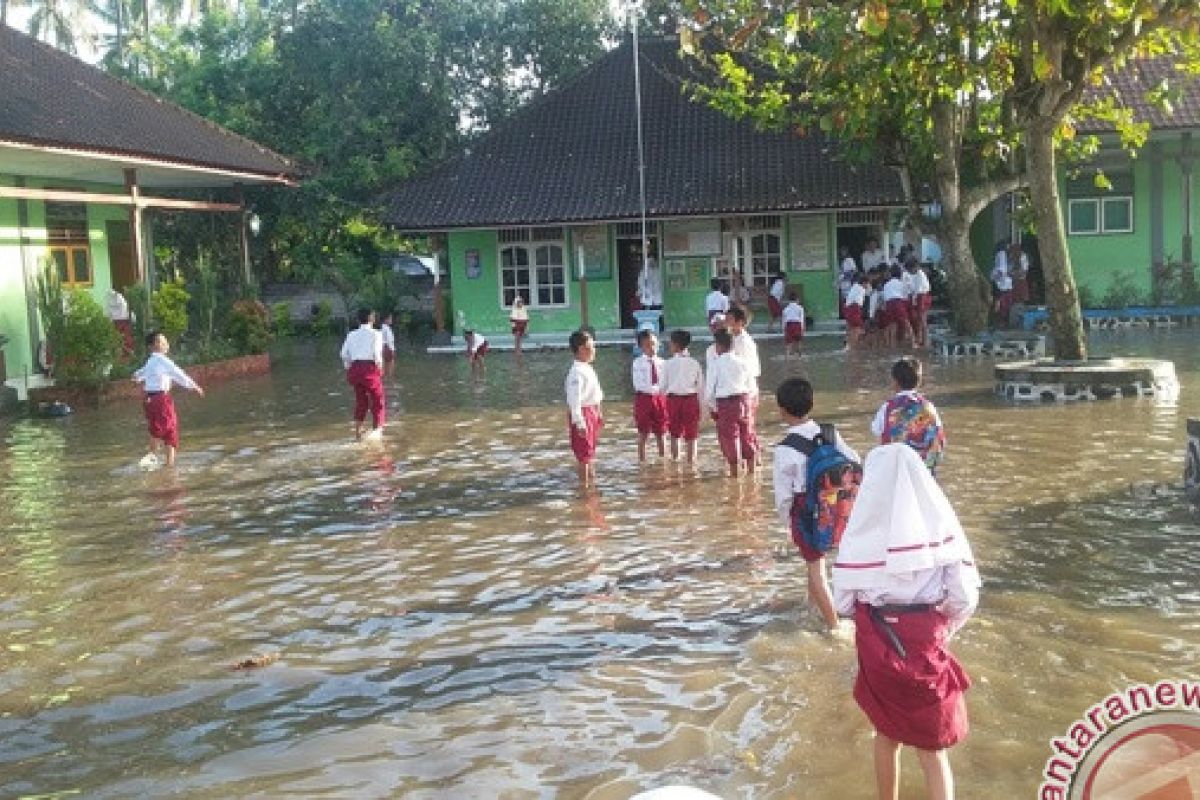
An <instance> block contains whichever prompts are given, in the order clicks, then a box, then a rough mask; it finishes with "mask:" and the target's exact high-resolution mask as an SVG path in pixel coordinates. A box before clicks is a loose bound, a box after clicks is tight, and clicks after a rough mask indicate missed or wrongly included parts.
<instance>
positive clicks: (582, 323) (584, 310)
mask: <svg viewBox="0 0 1200 800" xmlns="http://www.w3.org/2000/svg"><path fill="white" fill-rule="evenodd" d="M575 257H576V259H578V261H579V329H580V330H587V328H588V295H587V267H586V266H585V265H584V263H583V245H579V246H578V247H576V248H575Z"/></svg>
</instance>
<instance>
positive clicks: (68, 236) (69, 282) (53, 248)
mask: <svg viewBox="0 0 1200 800" xmlns="http://www.w3.org/2000/svg"><path fill="white" fill-rule="evenodd" d="M46 236H47V238H48V239H49V240H50V241H49V243H50V260H51V261H53V262H54V267H55V269H56V270H57V271H58V279H59V280H60V281H62V284H63V286H91V285H92V262H91V250H90V248H89V246H88V228H87V206H85V205H84V204H83V203H52V202H47V203H46Z"/></svg>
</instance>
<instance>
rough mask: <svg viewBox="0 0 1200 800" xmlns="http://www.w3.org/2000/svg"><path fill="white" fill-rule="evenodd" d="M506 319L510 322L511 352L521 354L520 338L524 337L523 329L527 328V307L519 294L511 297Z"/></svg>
mask: <svg viewBox="0 0 1200 800" xmlns="http://www.w3.org/2000/svg"><path fill="white" fill-rule="evenodd" d="M508 321H509V322H510V323H512V328H511V330H512V337H513V352H514V353H516V354H517V355H521V340H522V339H524V338H525V331H526V330H528V328H529V309H527V308H526V307H525V298H524V297H522V296H521V295H519V294H518V295H517V296H516V297H514V298H513V304H512V311H510V312H509V314H508Z"/></svg>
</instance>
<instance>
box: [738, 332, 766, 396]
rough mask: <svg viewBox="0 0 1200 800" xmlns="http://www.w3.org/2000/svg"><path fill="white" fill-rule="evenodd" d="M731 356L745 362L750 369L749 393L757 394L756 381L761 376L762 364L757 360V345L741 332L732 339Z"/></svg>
mask: <svg viewBox="0 0 1200 800" xmlns="http://www.w3.org/2000/svg"><path fill="white" fill-rule="evenodd" d="M732 352H733V354H734V355H735V356H737V357H738V358H740V359H742V360H743V361H745V362H746V366H747V367H749V368H750V386H751V389H750V393H751V394H758V379H759V376H761V375H762V362H760V361H759V360H758V345H757V344H755V343H754V339H752V338H750V334H748V333H746V332H745V331H742V332H741V333H739V334H737V335H736V336H734V337H733V351H732Z"/></svg>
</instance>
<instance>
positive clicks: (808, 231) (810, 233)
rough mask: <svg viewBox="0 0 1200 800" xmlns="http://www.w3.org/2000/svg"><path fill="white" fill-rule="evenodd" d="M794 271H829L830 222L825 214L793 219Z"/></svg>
mask: <svg viewBox="0 0 1200 800" xmlns="http://www.w3.org/2000/svg"><path fill="white" fill-rule="evenodd" d="M791 231H792V266H791V268H792V270H794V271H807V270H828V269H829V268H830V266H829V264H830V254H829V220H828V218H827V217H826V216H825V215H823V214H817V215H812V214H810V215H805V216H802V217H792V224H791Z"/></svg>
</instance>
